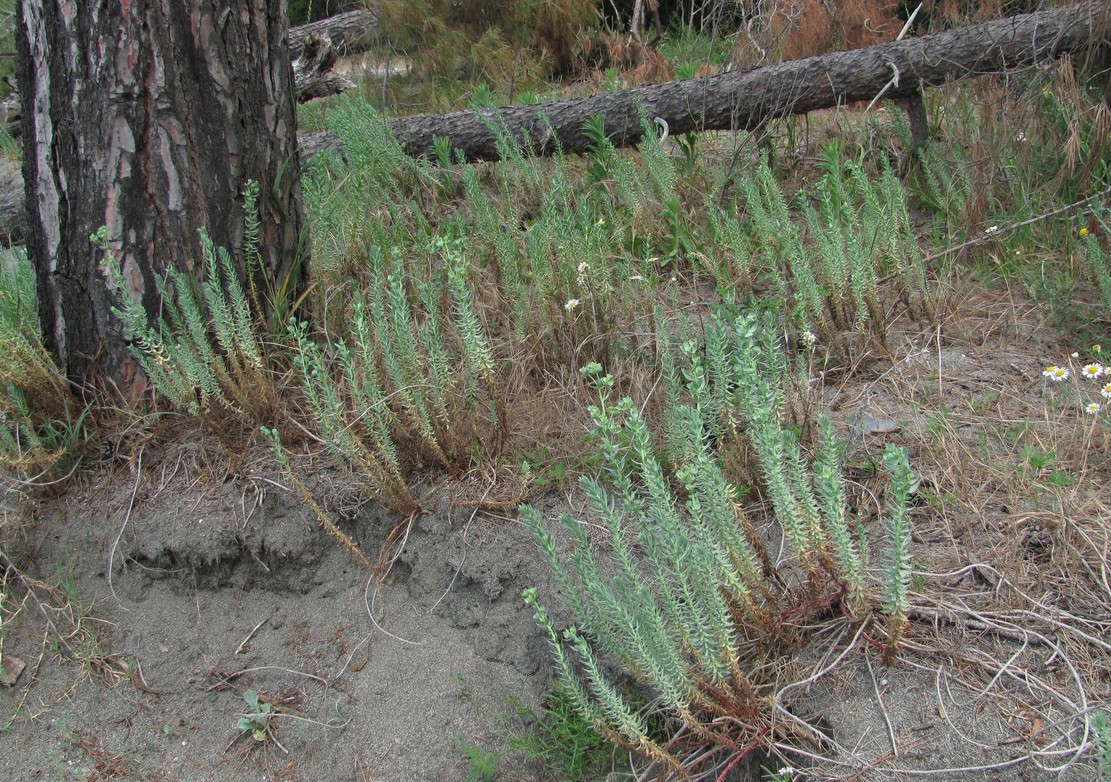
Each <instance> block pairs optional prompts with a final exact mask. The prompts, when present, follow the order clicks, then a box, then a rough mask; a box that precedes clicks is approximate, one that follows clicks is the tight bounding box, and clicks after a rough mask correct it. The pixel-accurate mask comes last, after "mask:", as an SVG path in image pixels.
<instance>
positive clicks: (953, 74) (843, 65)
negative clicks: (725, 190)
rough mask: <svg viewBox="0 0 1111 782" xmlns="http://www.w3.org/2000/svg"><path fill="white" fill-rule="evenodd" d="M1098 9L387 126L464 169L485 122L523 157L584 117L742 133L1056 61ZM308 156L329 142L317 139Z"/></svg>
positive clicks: (573, 129) (1089, 26)
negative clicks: (514, 142)
mask: <svg viewBox="0 0 1111 782" xmlns="http://www.w3.org/2000/svg"><path fill="white" fill-rule="evenodd" d="M1108 16H1109V15H1108V14H1107V13H1106V12H1105V2H1104V0H1088V2H1084V3H1081V4H1079V5H1076V6H1072V7H1066V8H1058V9H1053V10H1049V11H1041V12H1038V13H1033V14H1024V15H1022V16H1015V17H1011V18H1009V19H1000V20H996V21H991V22H986V23H984V24H979V25H974V26H971V27H965V28H962V29H959V30H952V31H949V32H944V33H938V34H935V35H927V36H923V37H921V38H910V39H906V40H903V41H896V42H894V43H886V44H881V45H879V46H871V47H868V48H865V49H854V50H851V51H845V52H836V53H833V54H826V55H820V56H817V57H809V58H806V59H803V60H795V61H793V62H785V63H781V64H778V65H770V66H767V67H764V68H758V69H755V70H751V71H746V72H734V73H722V74H718V75H716V76H709V77H705V78H701V79H691V80H687V81H675V82H669V83H666V84H658V85H652V86H648V87H637V88H634V89H628V90H621V91H619V92H612V93H608V94H605V95H595V96H592V97H589V98H581V99H578V100H569V101H561V102H558V103H547V104H540V105H534V106H511V107H507V108H501V109H488V110H487V109H484V110H480V111H461V112H455V113H452V114H441V115H436V116H419V117H406V118H403V119H398V120H394V121H393V122H391V123H390V127H391V129H392V130H393V133H394V135H395V136H396V137H397V139H398V141H399V142H400V143H401V146H402V149H404V150H405V152H406V153H407V154H409V155H412V156H414V157H420V156H424V155H431V154H432V152H433V142H434V141H435V139H437V138H448V139H450V140H451V145H452V147H454V148H456V149H459V150H462V152H463V154H464V155H465V156H466V158H467V160H495V159H497V157H498V151H497V147H496V137H495V133H494V132H493V131H492V130H491V127H490V126H491V124H493V123H498V124H502V123H504V127H505V128H506V130H508V132H509V133H511V134H512V135H513V137H515V138H517V139H518V140H519V141H521V142H522V144H524V141H525V140H526V139H527V140H528V141H529V145H530V147H531V149H532V151H533V152H534V154H540V155H548V154H553V153H554V152H555V151H556V150H557V149H562V150H563V151H564V152H569V153H573V152H584V151H586V149H587V148H588V146H589V140H588V139H587V137H586V136H585V135H584V134H583V128H584V126H585V123H586V120H587V119H588V118H590V117H592V116H595V115H599V114H600V115H602V116H603V117H605V128H606V132H607V134H609V135H610V137H611V139H612V141H613V142H614V144H615V145H617V146H628V145H632V144H636V143H637V142H638V141H640V139H641V137H642V135H643V127H642V123H641V119H640V111H641V108H640V107H641V106H643V110H644V111H645V112H646V113H647V115H648V117H649V118H655V117H659V118H661V119H662V120H664V121H665V122H666V123H667V124H668V126H669V128H670V131H671V133H673V134H676V133H686V132H689V131H704V130H739V129H746V130H752V129H755V128H757V127H758V126H760V125H761V124H763V123H765V122H767V120H768V119H770V118H774V117H784V116H789V115H792V114H804V113H806V112H808V111H814V110H817V109H824V108H830V107H833V106H838V105H841V104H845V103H851V102H853V101H865V100H871V99H872V98H874V97H875V96H876V95H878V94H879V93H880V91H881V90H884V89H886V92H885V93H884V96H885V97H887V98H895V99H905V98H908V97H910V96H913V95H914V94H915V93H917V92H919V91H921V90H922V89H924V88H927V87H933V86H937V85H940V84H944V83H945V82H949V81H955V80H960V79H966V78H970V77H973V76H978V75H982V74H990V73H1000V72H1003V71H1007V70H1012V69H1016V68H1026V67H1029V66H1032V65H1038V64H1041V63H1044V62H1046V61H1048V60H1051V59H1053V58H1056V57H1060V56H1063V55H1065V54H1070V53H1076V52H1080V51H1082V50H1085V49H1088V48H1090V47H1096V46H1107V45H1108V35H1109V30H1108ZM314 141H315V143H316V144H317V146H319V147H324V146H333V147H336V146H338V145H339V142H338V139H335V137H330V136H321V137H320V138H317V139H314Z"/></svg>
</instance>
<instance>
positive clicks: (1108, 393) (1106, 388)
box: [1099, 383, 1111, 399]
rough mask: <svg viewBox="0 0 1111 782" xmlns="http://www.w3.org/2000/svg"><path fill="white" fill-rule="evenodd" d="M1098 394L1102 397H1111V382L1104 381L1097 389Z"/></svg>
mask: <svg viewBox="0 0 1111 782" xmlns="http://www.w3.org/2000/svg"><path fill="white" fill-rule="evenodd" d="M1099 395H1100V396H1102V397H1103V398H1104V399H1111V383H1104V384H1103V388H1101V389H1100V390H1099Z"/></svg>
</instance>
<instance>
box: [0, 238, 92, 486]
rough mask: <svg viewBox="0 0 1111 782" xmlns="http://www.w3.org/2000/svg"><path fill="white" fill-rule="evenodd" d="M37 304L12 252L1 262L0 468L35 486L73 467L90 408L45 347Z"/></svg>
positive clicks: (25, 268)
mask: <svg viewBox="0 0 1111 782" xmlns="http://www.w3.org/2000/svg"><path fill="white" fill-rule="evenodd" d="M35 305H36V296H35V277H34V271H33V270H32V268H31V265H30V263H28V261H27V258H26V255H25V254H24V253H23V251H22V250H13V251H11V253H10V254H8V255H7V257H5V258H4V259H2V260H0V389H2V390H0V468H2V469H3V470H4V471H5V472H7V473H8V474H9V475H11V476H13V477H15V478H16V479H17V480H20V481H24V482H30V483H37V482H41V481H43V480H50V479H52V478H53V477H55V475H56V473H57V472H59V471H60V470H61V469H62V468H65V467H66V466H68V463H69V457H70V456H71V455H73V454H75V453H76V449H77V446H78V445H79V443H80V441H81V439H82V437H83V434H84V425H85V418H86V416H87V414H88V412H89V409H90V408H89V407H88V406H83V405H81V404H80V403H78V401H77V399H76V397H75V396H74V395H73V393H72V392H71V391H70V387H69V384H68V382H67V381H66V379H65V377H63V376H62V374H61V372H59V371H58V368H57V367H56V366H55V364H54V361H53V359H52V358H51V357H50V355H49V354H48V353H47V351H46V349H45V348H44V347H43V344H42V339H41V335H40V332H39V319H38V313H37V311H36V306H35Z"/></svg>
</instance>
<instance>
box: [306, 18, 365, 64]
mask: <svg viewBox="0 0 1111 782" xmlns="http://www.w3.org/2000/svg"><path fill="white" fill-rule="evenodd" d="M377 29H378V16H377V15H376V14H374V13H372V12H370V11H367V10H361V11H348V12H347V13H343V14H336V15H335V16H330V17H328V18H327V19H321V20H319V21H317V22H309V23H308V24H302V25H298V26H297V27H291V28H290V29H289V57H290V59H291V60H296V59H298V58H299V57H300V56H301V50H302V48H304V46H305V41H306V40H308V39H309V38H310V37H312V36H318V37H321V38H324V39H326V40H327V41H329V42H330V43H331V44H332V47H333V48H334V49H335V50H336V52H337V53H338V54H339V56H341V57H345V56H347V55H349V54H356V53H358V52H363V51H366V50H367V49H368V48H370V45H371V43H372V40H373V37H374V36H373V34H374V32H375V31H376V30H377Z"/></svg>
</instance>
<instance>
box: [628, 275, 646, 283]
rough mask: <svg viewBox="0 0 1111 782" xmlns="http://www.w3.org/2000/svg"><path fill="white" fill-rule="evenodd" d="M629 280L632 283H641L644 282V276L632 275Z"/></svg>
mask: <svg viewBox="0 0 1111 782" xmlns="http://www.w3.org/2000/svg"><path fill="white" fill-rule="evenodd" d="M629 279H630V280H631V281H632V282H641V281H643V280H644V276H643V275H640V274H634V275H633V276H632V277H630V278H629Z"/></svg>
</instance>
